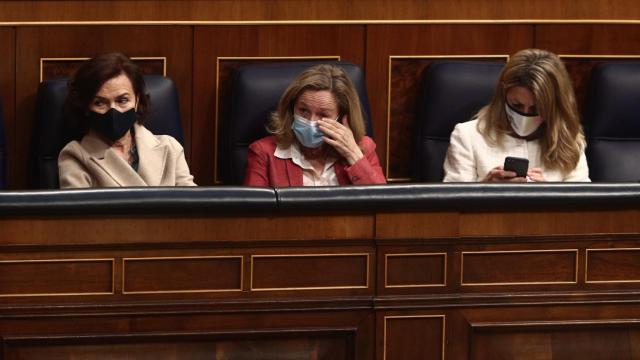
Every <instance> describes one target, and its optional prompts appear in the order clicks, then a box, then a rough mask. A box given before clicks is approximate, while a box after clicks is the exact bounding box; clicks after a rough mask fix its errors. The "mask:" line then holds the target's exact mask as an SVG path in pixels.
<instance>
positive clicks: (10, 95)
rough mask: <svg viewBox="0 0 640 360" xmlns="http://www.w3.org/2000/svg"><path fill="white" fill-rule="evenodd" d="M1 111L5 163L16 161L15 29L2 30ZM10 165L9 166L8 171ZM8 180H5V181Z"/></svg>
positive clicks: (0, 33)
mask: <svg viewBox="0 0 640 360" xmlns="http://www.w3.org/2000/svg"><path fill="white" fill-rule="evenodd" d="M0 47H1V48H2V57H1V58H0V107H1V108H2V109H0V111H2V112H3V114H2V115H3V118H4V132H5V139H4V141H5V161H7V162H13V161H15V159H16V158H15V156H14V147H15V136H14V133H15V128H16V121H15V89H16V88H15V85H16V84H15V79H16V74H15V58H16V47H15V29H13V28H0ZM9 168H10V165H9V166H7V169H9ZM6 180H7V179H6V178H5V181H6Z"/></svg>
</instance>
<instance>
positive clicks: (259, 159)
mask: <svg viewBox="0 0 640 360" xmlns="http://www.w3.org/2000/svg"><path fill="white" fill-rule="evenodd" d="M268 130H269V132H270V133H271V134H272V135H270V136H267V137H265V138H262V139H260V140H258V141H256V142H254V143H252V144H251V145H250V146H249V153H248V159H247V169H246V175H245V179H244V184H245V185H249V186H277V187H287V186H331V185H347V184H358V185H365V184H384V183H385V177H384V175H383V174H382V168H381V167H380V164H379V161H378V157H377V155H376V152H375V147H376V146H375V143H374V142H373V140H372V139H371V138H369V137H368V136H366V135H365V134H364V133H365V125H364V119H363V116H362V109H361V106H360V100H359V98H358V94H357V93H356V91H355V88H354V86H353V83H352V82H351V80H349V77H348V76H347V74H346V73H345V72H344V70H342V69H341V68H340V67H338V66H335V65H326V64H323V65H316V66H313V67H311V68H309V69H307V70H305V71H304V72H303V73H302V74H300V75H299V76H298V77H297V78H296V79H295V80H294V81H293V82H292V83H291V84H290V85H289V87H288V88H287V89H286V90H285V92H284V94H283V95H282V97H281V98H280V101H279V102H278V107H277V109H276V111H275V112H274V113H273V114H272V116H271V121H270V123H269V126H268Z"/></svg>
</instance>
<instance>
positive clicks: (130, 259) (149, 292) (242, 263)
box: [122, 255, 244, 294]
mask: <svg viewBox="0 0 640 360" xmlns="http://www.w3.org/2000/svg"><path fill="white" fill-rule="evenodd" d="M190 259H193V260H201V259H240V287H239V288H231V289H200V290H153V291H127V290H126V288H125V285H126V284H125V281H124V279H125V272H126V268H127V267H126V265H125V263H126V262H127V261H149V260H190ZM243 281H244V256H242V255H229V256H226V255H223V256H175V257H174V256H160V257H139V258H122V293H123V294H187V293H210V292H230V291H242V286H243Z"/></svg>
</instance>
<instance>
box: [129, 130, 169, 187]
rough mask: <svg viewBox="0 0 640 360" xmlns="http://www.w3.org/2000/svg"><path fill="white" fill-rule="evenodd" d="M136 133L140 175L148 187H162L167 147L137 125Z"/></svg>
mask: <svg viewBox="0 0 640 360" xmlns="http://www.w3.org/2000/svg"><path fill="white" fill-rule="evenodd" d="M135 132H136V146H137V147H138V157H139V160H140V161H139V163H138V174H139V175H140V177H141V178H142V179H143V180H144V182H145V183H146V184H147V185H148V186H160V185H161V184H162V178H163V177H164V171H165V169H166V166H165V163H166V161H167V151H168V149H167V146H166V145H163V144H162V143H160V141H158V139H157V138H156V137H155V136H154V135H153V134H152V133H151V132H150V131H149V130H147V129H146V128H145V127H143V126H141V125H138V124H136V125H135Z"/></svg>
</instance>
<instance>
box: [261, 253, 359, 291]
mask: <svg viewBox="0 0 640 360" xmlns="http://www.w3.org/2000/svg"><path fill="white" fill-rule="evenodd" d="M336 256H343V257H345V256H352V257H362V256H366V258H367V264H366V272H367V279H366V285H365V286H360V285H355V286H303V287H284V288H255V287H254V286H253V259H254V258H296V257H336ZM250 265H251V266H250V268H249V269H250V270H249V278H250V280H249V291H278V290H295V291H300V290H344V289H368V288H369V277H370V275H369V273H370V267H371V263H370V261H369V253H349V254H278V255H251V264H250Z"/></svg>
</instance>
